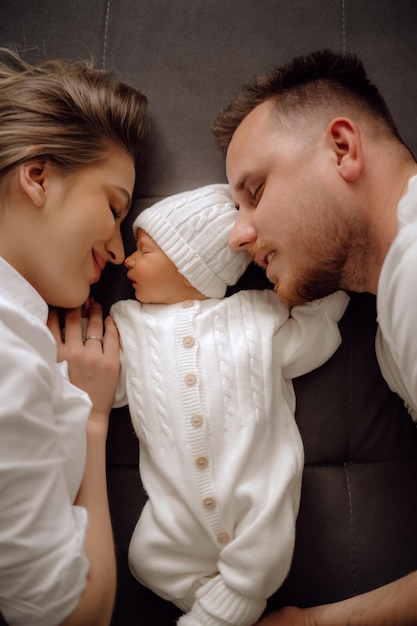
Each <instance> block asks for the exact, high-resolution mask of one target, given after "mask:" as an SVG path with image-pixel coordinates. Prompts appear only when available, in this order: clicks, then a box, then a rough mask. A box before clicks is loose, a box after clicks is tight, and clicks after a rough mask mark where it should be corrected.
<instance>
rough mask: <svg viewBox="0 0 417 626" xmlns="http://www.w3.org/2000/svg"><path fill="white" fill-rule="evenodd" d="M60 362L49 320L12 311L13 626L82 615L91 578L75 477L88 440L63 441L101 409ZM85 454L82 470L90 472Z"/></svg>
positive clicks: (9, 611) (6, 574) (1, 409)
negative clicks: (72, 469)
mask: <svg viewBox="0 0 417 626" xmlns="http://www.w3.org/2000/svg"><path fill="white" fill-rule="evenodd" d="M55 358H56V346H55V342H54V341H53V339H52V336H50V334H49V332H48V331H47V329H46V328H45V327H43V325H42V323H41V322H40V321H39V320H36V319H35V318H30V317H29V316H28V315H25V314H24V313H21V314H19V312H18V311H7V309H2V315H1V319H0V383H1V398H2V401H1V403H0V432H1V436H0V490H1V507H0V555H1V561H0V563H1V566H0V611H1V613H2V614H3V616H4V618H5V619H6V621H7V622H8V623H9V624H10V625H11V626H27V625H28V624H30V625H31V626H55V625H56V624H59V623H61V622H62V621H63V620H64V619H65V618H66V617H67V616H68V615H69V614H70V613H71V612H72V611H73V610H74V608H75V607H76V606H77V604H78V602H79V598H80V595H81V593H82V591H83V589H84V587H85V584H86V576H87V572H88V561H87V558H86V556H85V553H84V548H83V546H84V539H85V530H86V526H87V512H86V510H85V509H83V508H80V507H76V506H73V505H72V498H71V495H70V493H69V491H70V490H71V489H75V482H76V479H75V478H74V476H68V475H66V472H65V468H66V466H67V465H68V458H67V455H68V454H72V453H73V452H74V445H75V442H76V441H77V440H78V441H80V440H79V439H77V438H75V439H74V440H73V442H72V443H68V446H67V445H66V444H65V442H63V441H61V437H62V434H63V433H64V432H65V430H66V429H67V430H68V432H69V431H70V430H71V419H74V422H73V423H72V426H73V428H75V429H83V428H84V429H85V419H86V416H88V414H89V411H90V406H91V404H90V401H89V400H88V397H86V395H85V394H82V393H80V392H79V391H78V390H75V388H73V387H72V386H71V385H70V383H69V382H64V381H63V379H62V375H61V372H60V369H59V368H58V366H57V364H56V363H55ZM64 387H65V394H64V397H63V395H62V391H63V388H64ZM71 388H72V389H73V390H74V392H73V393H72V394H71ZM80 416H81V417H80ZM77 420H78V421H77ZM65 422H67V423H66V425H65ZM70 451H71V452H70ZM83 452H84V450H83V449H82V450H81V452H80V456H81V458H78V459H77V458H75V459H72V461H73V463H72V464H73V465H77V463H78V464H80V465H81V468H83V466H84V458H83Z"/></svg>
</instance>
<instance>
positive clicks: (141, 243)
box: [125, 228, 189, 304]
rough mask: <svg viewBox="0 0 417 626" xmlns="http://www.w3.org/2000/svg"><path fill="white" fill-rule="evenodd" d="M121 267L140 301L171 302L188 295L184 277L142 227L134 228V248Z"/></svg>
mask: <svg viewBox="0 0 417 626" xmlns="http://www.w3.org/2000/svg"><path fill="white" fill-rule="evenodd" d="M125 266H126V267H127V269H128V272H127V277H128V279H129V280H130V281H132V285H133V287H134V289H135V296H136V298H137V299H138V300H140V302H144V303H148V304H151V303H152V304H174V303H176V302H182V301H183V300H185V299H187V298H188V297H189V295H187V290H188V287H187V285H186V281H185V279H184V276H183V275H182V274H180V272H179V271H178V269H177V267H176V265H175V264H174V263H173V262H172V261H171V259H170V258H168V257H167V255H166V254H165V252H163V251H162V250H161V248H160V247H159V246H158V245H157V244H156V243H155V241H154V240H153V239H152V237H150V235H148V233H147V232H145V231H144V230H143V229H142V228H139V229H138V231H137V240H136V251H135V252H133V254H131V255H130V256H128V257H127V258H126V260H125Z"/></svg>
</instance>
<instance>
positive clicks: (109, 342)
mask: <svg viewBox="0 0 417 626" xmlns="http://www.w3.org/2000/svg"><path fill="white" fill-rule="evenodd" d="M2 54H3V58H4V61H3V62H2V63H1V64H0V493H1V508H0V554H1V559H0V612H1V613H2V615H3V617H4V618H5V619H6V621H7V622H8V623H9V624H10V625H14V624H19V625H20V624H22V625H23V624H25V625H27V624H31V626H36V625H38V624H39V625H42V626H52V625H56V624H65V625H66V626H71V625H73V624H76V625H77V626H78V625H81V624H88V625H89V626H91V625H92V624H94V625H95V626H99V625H101V624H108V623H109V622H110V619H111V614H112V610H113V603H114V595H115V579H116V574H115V559H114V548H113V540H112V532H111V524H110V517H109V509H108V500H107V492H106V473H105V443H106V436H107V428H108V418H109V413H110V408H111V406H112V402H113V396H114V391H115V387H116V381H117V376H118V371H119V361H118V352H119V342H118V335H117V331H116V328H115V326H114V323H113V321H112V320H111V319H110V318H108V319H106V320H105V322H104V325H103V321H102V311H101V307H100V306H99V305H98V304H97V303H95V302H93V301H90V302H88V296H89V291H90V285H91V284H92V283H94V282H96V281H97V280H98V279H99V277H100V274H101V271H102V270H103V268H104V266H105V264H106V262H107V261H110V262H111V263H117V264H118V263H121V262H122V261H123V259H124V250H123V243H122V239H121V235H120V224H121V221H122V220H123V219H124V217H125V216H126V214H127V212H128V210H129V208H130V204H131V196H132V192H133V186H134V179H135V168H136V166H137V165H138V163H140V162H141V160H142V159H143V158H144V156H145V151H146V140H147V137H148V132H149V118H148V109H147V101H146V98H145V97H144V96H143V95H142V94H141V93H140V92H138V91H137V90H135V89H133V88H131V87H129V86H127V85H124V84H122V83H119V82H118V81H116V80H115V79H114V78H113V77H112V76H111V75H110V74H109V73H107V72H105V71H103V70H96V69H94V68H92V66H91V65H89V64H86V63H81V62H80V63H74V64H71V63H68V62H61V61H50V62H46V63H44V64H42V65H39V66H29V65H28V64H26V63H24V62H23V61H22V60H21V59H20V58H19V57H18V56H17V55H15V54H14V53H12V52H10V51H7V50H3V52H2ZM86 301H87V304H86V306H82V305H83V303H85V302H86ZM48 305H49V306H51V307H65V308H67V309H70V310H69V311H68V313H67V314H66V316H65V328H64V331H65V332H64V333H63V332H61V328H60V323H59V318H58V314H57V312H56V310H55V309H52V311H51V313H50V315H49V322H48V325H49V328H50V330H49V329H48V327H47V325H46V322H47V317H48ZM82 317H84V318H85V320H82ZM83 329H84V332H83ZM51 331H52V332H51ZM63 337H64V338H63ZM57 353H58V354H57ZM57 356H58V361H62V362H61V363H58V364H57ZM70 381H71V382H70Z"/></svg>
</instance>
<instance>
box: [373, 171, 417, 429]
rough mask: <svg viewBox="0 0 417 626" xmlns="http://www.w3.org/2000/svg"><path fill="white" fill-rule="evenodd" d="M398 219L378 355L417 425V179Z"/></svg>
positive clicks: (382, 294) (387, 263)
mask: <svg viewBox="0 0 417 626" xmlns="http://www.w3.org/2000/svg"><path fill="white" fill-rule="evenodd" d="M397 215H398V233H397V235H396V237H395V239H394V241H393V243H392V245H391V248H390V249H389V251H388V254H387V256H386V258H385V260H384V264H383V266H382V270H381V274H380V277H379V282H378V292H377V314H378V323H379V327H378V332H377V337H376V352H377V356H378V361H379V364H380V367H381V371H382V374H383V376H384V378H385V379H386V381H387V383H388V385H389V386H390V388H391V389H392V390H393V391H395V392H396V393H398V395H399V396H400V397H401V398H402V399H403V400H404V402H405V405H406V407H407V409H408V411H409V412H410V415H411V416H412V418H413V419H414V421H417V176H414V177H412V178H411V179H410V180H409V183H408V188H407V192H406V193H405V195H404V196H403V197H402V199H401V201H400V203H399V205H398V211H397Z"/></svg>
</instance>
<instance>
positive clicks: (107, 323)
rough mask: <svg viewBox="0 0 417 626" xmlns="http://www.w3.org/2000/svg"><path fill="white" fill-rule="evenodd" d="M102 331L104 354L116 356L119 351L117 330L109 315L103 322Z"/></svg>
mask: <svg viewBox="0 0 417 626" xmlns="http://www.w3.org/2000/svg"><path fill="white" fill-rule="evenodd" d="M104 329H105V331H104V337H103V352H104V354H108V355H117V356H118V354H119V349H120V340H119V331H118V330H117V327H116V324H115V323H114V321H113V318H112V317H111V316H110V315H108V316H107V317H106V319H105V320H104Z"/></svg>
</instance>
